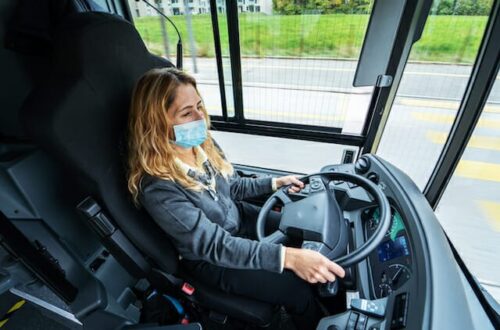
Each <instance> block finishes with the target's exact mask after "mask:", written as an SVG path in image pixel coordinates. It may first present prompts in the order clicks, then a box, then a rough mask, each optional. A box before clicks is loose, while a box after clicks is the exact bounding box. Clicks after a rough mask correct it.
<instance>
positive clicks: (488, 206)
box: [478, 201, 500, 232]
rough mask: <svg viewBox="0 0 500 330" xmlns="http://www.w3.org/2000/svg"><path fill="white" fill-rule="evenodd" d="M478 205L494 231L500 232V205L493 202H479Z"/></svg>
mask: <svg viewBox="0 0 500 330" xmlns="http://www.w3.org/2000/svg"><path fill="white" fill-rule="evenodd" d="M478 203H479V205H480V206H481V209H482V210H483V212H484V213H485V214H486V218H487V219H488V221H489V222H490V224H491V225H492V227H493V229H495V230H496V231H499V232H500V203H497V202H491V201H478Z"/></svg>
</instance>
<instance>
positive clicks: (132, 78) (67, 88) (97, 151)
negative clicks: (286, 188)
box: [21, 12, 177, 272]
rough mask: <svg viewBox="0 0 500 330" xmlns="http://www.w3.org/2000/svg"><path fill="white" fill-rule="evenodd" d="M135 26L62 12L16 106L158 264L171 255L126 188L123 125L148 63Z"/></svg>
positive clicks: (158, 63) (172, 263) (168, 265)
mask: <svg viewBox="0 0 500 330" xmlns="http://www.w3.org/2000/svg"><path fill="white" fill-rule="evenodd" d="M165 66H172V64H171V63H170V62H168V61H167V60H165V59H163V58H160V57H157V56H154V55H151V54H150V53H149V52H148V51H147V49H146V47H145V45H144V43H143V41H142V39H141V37H140V36H139V34H138V32H137V30H136V29H135V27H134V26H133V25H132V24H130V23H129V22H127V21H125V20H123V19H122V18H121V17H119V16H115V15H111V14H107V13H96V12H86V13H78V14H74V15H70V16H68V17H67V18H66V20H65V21H64V22H63V23H62V24H61V25H60V26H59V27H58V29H57V31H56V33H55V34H54V51H53V55H52V70H51V74H50V76H49V77H47V79H46V81H45V82H44V85H43V86H39V87H37V88H35V89H34V90H33V92H32V93H31V94H30V95H29V96H28V98H27V100H26V102H25V104H24V106H23V109H22V110H21V121H22V122H23V125H24V126H25V130H26V133H27V134H28V135H29V136H31V137H32V138H33V139H34V140H35V142H37V143H38V144H39V145H40V146H42V148H44V149H45V150H47V151H48V152H49V154H51V155H53V156H55V157H57V158H58V159H59V160H61V161H62V162H63V163H64V164H66V165H67V166H69V167H70V169H71V170H75V171H76V172H77V173H78V175H79V176H80V177H81V178H82V179H83V180H82V181H85V183H86V187H85V188H86V190H87V191H88V192H89V194H91V195H92V196H93V197H94V198H95V199H97V200H100V201H101V203H102V204H103V205H102V206H104V208H106V209H107V210H108V212H109V213H110V215H111V216H112V218H113V219H114V220H115V222H116V223H117V224H118V226H119V227H120V228H121V229H122V230H123V231H124V232H125V234H126V235H127V236H128V237H129V238H130V239H131V240H132V241H133V243H134V244H135V245H136V246H137V247H139V249H141V250H142V251H143V252H144V253H146V254H147V255H148V256H150V257H152V258H153V260H155V261H156V262H157V263H158V264H159V265H160V266H161V268H162V269H163V270H165V271H169V272H174V271H175V267H176V265H177V256H176V254H175V250H174V249H173V248H172V245H171V244H170V243H169V242H168V241H166V240H165V236H164V234H163V233H162V232H161V230H159V227H158V226H157V225H156V224H155V223H154V222H153V221H152V220H151V219H149V217H148V216H146V215H145V212H144V211H138V210H136V209H135V208H134V207H133V205H132V204H131V202H130V200H131V199H130V196H129V193H128V191H127V189H126V173H125V166H124V163H125V162H126V127H127V119H128V113H129V106H130V99H131V96H132V90H133V87H134V84H135V82H136V81H137V80H138V79H139V77H140V76H141V75H142V74H144V73H145V72H146V71H148V70H150V69H152V68H155V67H165Z"/></svg>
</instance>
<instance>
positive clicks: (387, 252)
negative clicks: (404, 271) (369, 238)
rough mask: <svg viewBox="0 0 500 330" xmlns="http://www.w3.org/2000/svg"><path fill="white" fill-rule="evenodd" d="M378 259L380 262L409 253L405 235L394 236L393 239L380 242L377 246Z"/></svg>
mask: <svg viewBox="0 0 500 330" xmlns="http://www.w3.org/2000/svg"><path fill="white" fill-rule="evenodd" d="M377 253H378V259H379V260H380V262H385V261H388V260H391V259H394V258H397V257H401V256H407V255H409V254H410V251H409V249H408V244H407V242H406V237H405V236H399V237H396V239H395V240H392V239H390V240H387V241H385V242H383V243H382V244H380V245H379V246H378V248H377Z"/></svg>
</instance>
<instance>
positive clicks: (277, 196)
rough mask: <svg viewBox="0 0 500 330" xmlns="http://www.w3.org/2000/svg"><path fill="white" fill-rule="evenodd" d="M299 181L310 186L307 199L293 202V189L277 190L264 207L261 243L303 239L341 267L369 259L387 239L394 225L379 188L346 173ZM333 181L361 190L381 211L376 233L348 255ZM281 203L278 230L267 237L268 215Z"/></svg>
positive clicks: (346, 234)
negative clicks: (367, 194) (371, 198)
mask: <svg viewBox="0 0 500 330" xmlns="http://www.w3.org/2000/svg"><path fill="white" fill-rule="evenodd" d="M300 180H301V181H302V182H304V184H307V183H309V193H308V194H307V195H306V196H305V197H303V198H301V199H298V200H293V198H294V196H292V195H290V194H289V193H288V189H289V188H290V186H285V187H281V188H280V189H278V190H277V191H276V192H275V193H274V194H273V195H272V196H271V197H269V199H268V200H267V201H266V203H265V204H264V205H263V206H262V209H261V210H260V213H259V216H258V218H257V228H256V229H257V230H256V231H257V238H258V240H259V241H264V242H271V243H283V242H285V241H286V240H287V239H288V238H290V237H294V236H295V237H301V238H302V239H303V240H304V242H303V244H302V247H303V248H309V249H312V250H316V251H318V252H320V253H321V254H323V255H324V256H326V257H327V258H329V259H330V260H333V261H334V262H335V263H337V264H339V265H340V266H342V267H348V266H351V265H354V264H356V263H358V262H360V261H362V260H363V259H364V258H366V257H367V256H368V255H369V254H370V252H372V251H373V250H374V249H375V248H376V247H377V246H378V245H379V244H380V242H381V241H382V240H383V239H384V236H385V234H386V232H387V230H388V229H389V227H390V225H391V210H390V205H389V201H388V200H387V197H386V196H385V195H384V193H383V192H382V190H381V189H380V188H379V186H377V185H376V184H374V183H373V182H371V181H370V180H368V179H366V178H364V177H362V176H360V175H357V174H351V173H345V172H323V173H316V174H311V175H308V176H305V177H303V178H301V179H300ZM331 181H345V182H350V183H354V184H356V185H358V186H359V187H362V188H363V189H365V190H366V191H367V192H368V193H369V194H370V195H371V196H372V197H373V198H374V200H375V202H376V203H377V204H378V207H379V209H380V221H379V224H378V227H377V230H376V231H375V233H374V234H373V235H372V236H371V237H370V238H369V239H368V240H367V241H366V242H364V243H363V245H361V246H360V247H359V248H357V249H356V250H354V251H352V252H350V253H349V254H345V253H346V250H347V244H348V241H349V227H348V224H347V221H346V220H345V219H344V216H343V213H342V210H341V208H340V206H339V204H338V202H337V200H336V198H335V195H334V192H332V191H330V190H329V188H328V186H329V183H330V182H331ZM295 196H298V195H295ZM278 201H280V202H281V203H282V204H283V206H282V209H281V213H282V216H281V220H280V224H279V229H278V230H276V231H275V232H274V233H272V234H270V235H268V236H265V232H264V230H265V225H266V221H267V217H268V214H269V212H270V210H271V209H272V208H273V207H274V206H275V205H276V203H277V202H278ZM356 223H358V222H356ZM355 225H356V224H355Z"/></svg>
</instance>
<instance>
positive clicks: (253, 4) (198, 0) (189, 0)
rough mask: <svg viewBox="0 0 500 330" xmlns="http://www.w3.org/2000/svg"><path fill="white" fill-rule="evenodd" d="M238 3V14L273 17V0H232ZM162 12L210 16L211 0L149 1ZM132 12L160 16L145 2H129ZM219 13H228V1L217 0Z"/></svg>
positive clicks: (138, 14) (140, 14)
mask: <svg viewBox="0 0 500 330" xmlns="http://www.w3.org/2000/svg"><path fill="white" fill-rule="evenodd" d="M232 1H237V2H238V12H240V13H264V14H267V15H271V14H272V13H273V1H272V0H232ZM148 2H149V3H151V4H153V5H155V6H156V7H157V8H158V9H160V10H162V11H163V13H164V14H165V15H167V16H170V15H184V14H185V11H186V7H187V8H189V11H190V12H191V14H192V15H200V14H210V1H209V0H148ZM128 4H129V7H130V11H131V12H132V16H133V17H143V16H158V14H157V13H156V11H155V10H154V9H153V8H151V7H150V6H148V5H147V4H146V3H144V2H143V1H136V0H128ZM216 4H217V11H218V12H219V13H225V12H226V1H225V0H216Z"/></svg>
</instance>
